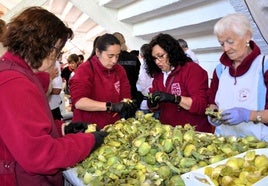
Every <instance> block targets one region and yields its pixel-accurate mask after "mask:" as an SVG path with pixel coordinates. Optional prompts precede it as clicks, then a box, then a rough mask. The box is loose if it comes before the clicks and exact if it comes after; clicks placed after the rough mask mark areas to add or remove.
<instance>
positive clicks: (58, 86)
mask: <svg viewBox="0 0 268 186" xmlns="http://www.w3.org/2000/svg"><path fill="white" fill-rule="evenodd" d="M62 54H63V52H60V53H59V55H58V56H57V60H56V64H55V67H56V70H57V72H58V74H57V76H56V77H54V78H52V89H51V92H50V94H49V96H48V101H49V107H50V109H51V112H52V115H53V118H54V119H55V120H62V118H63V117H62V115H61V110H60V105H61V103H62V98H61V96H60V93H61V90H62V86H63V83H62V77H61V67H60V61H61V60H62Z"/></svg>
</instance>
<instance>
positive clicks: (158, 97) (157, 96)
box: [148, 91, 181, 108]
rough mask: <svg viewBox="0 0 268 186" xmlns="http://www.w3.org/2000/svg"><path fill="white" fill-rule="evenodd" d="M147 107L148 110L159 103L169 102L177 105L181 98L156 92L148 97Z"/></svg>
mask: <svg viewBox="0 0 268 186" xmlns="http://www.w3.org/2000/svg"><path fill="white" fill-rule="evenodd" d="M148 102H149V103H148V106H149V107H150V108H152V107H156V106H157V105H158V103H160V102H169V103H176V104H179V103H180V102H181V96H176V95H173V94H169V93H165V92H160V91H156V92H154V93H152V95H151V96H149V97H148Z"/></svg>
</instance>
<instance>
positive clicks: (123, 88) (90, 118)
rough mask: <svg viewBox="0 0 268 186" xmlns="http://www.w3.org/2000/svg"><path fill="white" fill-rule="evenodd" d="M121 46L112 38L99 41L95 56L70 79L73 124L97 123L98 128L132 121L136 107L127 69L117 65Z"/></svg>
mask: <svg viewBox="0 0 268 186" xmlns="http://www.w3.org/2000/svg"><path fill="white" fill-rule="evenodd" d="M120 49H121V47H120V42H119V41H118V39H117V38H116V37H114V36H113V35H112V34H104V35H102V36H100V37H99V38H98V39H97V42H96V50H95V53H96V54H95V55H94V56H93V57H91V58H89V59H88V61H86V62H84V63H83V64H81V65H80V67H79V68H78V69H77V71H76V73H75V75H74V76H73V77H72V78H71V79H70V82H69V85H70V92H71V98H72V103H73V106H74V114H73V121H83V122H89V123H96V124H97V126H98V128H100V129H101V128H103V127H104V126H106V125H109V124H113V123H114V122H116V121H118V120H119V119H120V118H122V117H124V118H128V117H133V116H134V115H135V111H136V109H137V108H136V106H135V104H134V103H133V102H124V101H123V100H124V99H125V98H127V99H131V93H130V85H129V82H128V79H127V75H126V72H125V70H124V68H123V67H122V66H121V65H119V64H117V61H118V58H119V54H120Z"/></svg>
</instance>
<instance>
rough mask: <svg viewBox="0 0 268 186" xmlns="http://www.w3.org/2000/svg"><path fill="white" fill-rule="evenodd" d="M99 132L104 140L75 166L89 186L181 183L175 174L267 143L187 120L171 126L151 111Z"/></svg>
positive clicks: (118, 122) (174, 185)
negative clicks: (220, 132) (218, 132)
mask: <svg viewBox="0 0 268 186" xmlns="http://www.w3.org/2000/svg"><path fill="white" fill-rule="evenodd" d="M103 130H105V131H107V132H108V133H109V134H108V136H107V137H106V138H105V140H104V144H103V145H102V146H101V147H100V148H98V149H97V150H95V151H94V152H93V153H91V154H90V155H89V157H88V158H86V159H85V160H84V161H83V162H81V163H79V164H77V165H76V168H77V173H78V177H79V178H81V179H83V181H84V184H85V185H90V186H95V185H96V186H101V185H105V186H109V185H111V186H115V185H122V186H130V185H135V186H136V185H142V186H146V185H148V186H149V185H150V186H154V185H165V186H176V185H178V186H181V185H184V182H183V180H182V178H181V176H180V175H181V174H183V173H186V172H189V171H191V170H195V169H198V168H201V167H204V166H206V165H209V164H212V163H215V162H217V161H220V160H223V159H225V158H229V157H231V156H234V155H237V154H240V153H242V152H245V151H247V150H249V149H256V148H264V147H268V145H267V143H266V142H263V141H259V140H257V139H256V138H254V137H252V136H248V137H245V138H236V137H228V138H227V137H217V136H215V135H213V134H209V133H200V132H196V131H195V129H194V127H192V126H191V125H190V124H185V125H184V126H180V125H178V126H176V127H172V126H170V125H165V124H162V123H160V121H159V120H157V119H155V118H154V117H152V114H151V113H149V114H143V113H141V112H137V113H136V118H129V119H127V120H124V119H122V120H119V121H117V122H116V123H114V124H111V125H108V126H106V127H105V128H104V129H103Z"/></svg>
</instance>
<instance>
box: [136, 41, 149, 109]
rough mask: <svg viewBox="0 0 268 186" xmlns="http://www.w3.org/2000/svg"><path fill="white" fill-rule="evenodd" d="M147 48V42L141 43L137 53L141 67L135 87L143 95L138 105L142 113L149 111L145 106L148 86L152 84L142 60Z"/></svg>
mask: <svg viewBox="0 0 268 186" xmlns="http://www.w3.org/2000/svg"><path fill="white" fill-rule="evenodd" d="M148 48H149V44H147V43H146V44H143V45H142V46H141V48H140V51H139V55H140V62H141V68H140V72H139V78H138V81H137V89H138V91H140V92H141V93H142V94H143V96H144V99H143V101H142V102H141V105H140V110H141V111H143V112H144V113H148V112H149V111H150V110H149V108H148V106H147V97H148V93H149V88H150V87H151V86H152V81H153V78H152V77H150V76H149V75H148V74H147V72H146V63H145V61H144V60H145V59H144V54H145V52H146V51H147V49H148Z"/></svg>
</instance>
